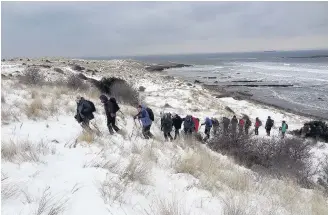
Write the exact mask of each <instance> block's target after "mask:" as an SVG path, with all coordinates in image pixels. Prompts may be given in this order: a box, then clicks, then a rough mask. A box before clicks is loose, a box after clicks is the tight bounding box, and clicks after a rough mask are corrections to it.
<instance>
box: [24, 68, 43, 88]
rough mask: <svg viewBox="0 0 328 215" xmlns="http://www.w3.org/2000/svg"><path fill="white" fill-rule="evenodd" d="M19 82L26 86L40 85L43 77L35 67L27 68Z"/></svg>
mask: <svg viewBox="0 0 328 215" xmlns="http://www.w3.org/2000/svg"><path fill="white" fill-rule="evenodd" d="M20 81H21V82H22V83H24V84H27V85H42V84H44V82H45V78H44V76H43V75H42V74H41V73H40V69H39V68H37V67H30V68H27V69H26V70H25V72H24V74H23V75H22V76H20Z"/></svg>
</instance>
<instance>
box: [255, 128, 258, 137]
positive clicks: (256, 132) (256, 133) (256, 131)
mask: <svg viewBox="0 0 328 215" xmlns="http://www.w3.org/2000/svg"><path fill="white" fill-rule="evenodd" d="M255 135H259V127H255Z"/></svg>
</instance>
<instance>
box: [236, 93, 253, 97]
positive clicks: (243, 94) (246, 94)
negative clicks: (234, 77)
mask: <svg viewBox="0 0 328 215" xmlns="http://www.w3.org/2000/svg"><path fill="white" fill-rule="evenodd" d="M237 93H238V94H240V95H242V96H250V97H252V96H253V94H251V93H248V92H237Z"/></svg>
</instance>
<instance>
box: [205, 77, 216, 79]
mask: <svg viewBox="0 0 328 215" xmlns="http://www.w3.org/2000/svg"><path fill="white" fill-rule="evenodd" d="M207 78H208V79H217V77H207Z"/></svg>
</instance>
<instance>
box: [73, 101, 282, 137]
mask: <svg viewBox="0 0 328 215" xmlns="http://www.w3.org/2000/svg"><path fill="white" fill-rule="evenodd" d="M99 99H100V101H101V103H102V104H103V105H104V109H105V113H106V117H107V127H108V130H109V132H110V134H114V130H115V131H116V132H118V131H119V130H120V129H119V128H118V127H117V126H116V113H117V112H118V111H120V107H119V106H118V104H117V102H116V99H115V98H114V97H111V98H110V99H108V98H107V96H106V95H101V96H100V97H99ZM76 102H77V113H76V115H75V119H76V120H77V121H78V122H79V123H81V125H82V127H83V128H84V129H87V130H91V129H90V127H89V122H90V120H92V119H93V118H94V115H93V112H95V111H96V108H95V106H94V104H93V102H91V101H89V100H86V99H84V98H83V97H81V96H78V97H77V100H76ZM137 110H138V113H137V114H136V115H135V116H134V117H133V118H134V120H135V119H138V120H139V121H140V123H141V124H142V134H143V136H144V137H145V139H149V138H152V137H153V134H152V133H151V132H150V128H151V125H152V122H153V121H154V113H153V111H152V110H151V109H150V108H149V107H146V106H144V105H138V107H137ZM160 118H161V131H163V133H164V138H165V140H168V138H169V139H170V140H171V141H172V140H175V139H176V138H177V137H178V136H179V135H180V129H181V127H182V123H183V130H184V134H185V135H186V136H187V137H188V136H191V135H192V133H197V132H198V130H199V128H200V127H201V126H203V125H205V130H204V133H205V135H206V137H205V139H204V140H205V141H206V140H207V139H209V138H210V133H211V129H212V128H213V134H214V135H217V134H219V132H220V122H219V120H218V119H217V118H214V117H212V118H209V117H206V118H205V120H204V123H202V124H200V120H199V118H196V117H194V116H192V115H187V116H186V117H185V118H181V117H180V116H179V115H178V114H176V113H173V114H171V113H163V112H161V113H160ZM222 124H223V126H222V127H223V134H224V135H228V134H230V133H231V134H232V135H236V134H237V126H238V134H239V135H242V134H246V135H248V134H249V129H250V127H251V126H252V122H251V120H250V119H249V117H248V116H244V117H243V118H241V119H239V120H238V119H237V117H236V116H233V117H232V119H231V120H230V119H229V118H227V117H223V118H222ZM199 125H200V126H199ZM273 125H274V120H273V119H271V117H270V116H269V117H268V119H267V121H266V124H265V129H266V133H267V135H268V136H270V132H271V128H272V127H273ZM261 126H262V122H261V120H259V118H258V117H257V118H256V120H255V125H254V127H255V129H254V131H255V135H258V134H259V127H261ZM173 127H174V129H175V134H174V137H172V136H171V132H172V130H173ZM287 129H288V125H287V123H286V122H285V121H282V125H281V127H280V128H279V130H280V132H281V134H282V138H284V137H285V133H286V131H287Z"/></svg>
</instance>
